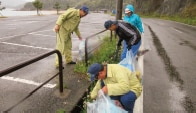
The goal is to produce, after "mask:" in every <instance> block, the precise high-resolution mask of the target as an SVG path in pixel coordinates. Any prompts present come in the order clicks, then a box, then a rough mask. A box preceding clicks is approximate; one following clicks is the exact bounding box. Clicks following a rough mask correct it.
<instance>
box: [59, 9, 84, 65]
mask: <svg viewBox="0 0 196 113" xmlns="http://www.w3.org/2000/svg"><path fill="white" fill-rule="evenodd" d="M80 19H81V18H80V10H79V9H74V8H69V9H68V10H67V11H65V13H63V14H62V15H60V16H59V18H58V20H57V21H56V24H57V25H60V29H59V32H58V33H57V44H56V49H58V50H59V51H60V52H61V54H62V55H65V59H66V63H68V62H70V61H72V54H71V49H72V41H71V33H72V32H75V33H76V35H77V36H80V31H79V29H78V26H79V23H80ZM56 65H58V57H57V56H56Z"/></svg>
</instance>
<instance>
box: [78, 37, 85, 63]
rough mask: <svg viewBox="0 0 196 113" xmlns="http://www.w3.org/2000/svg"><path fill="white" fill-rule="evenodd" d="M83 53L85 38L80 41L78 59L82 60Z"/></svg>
mask: <svg viewBox="0 0 196 113" xmlns="http://www.w3.org/2000/svg"><path fill="white" fill-rule="evenodd" d="M84 55H85V40H82V41H80V44H79V50H78V60H79V61H82V60H83V58H84Z"/></svg>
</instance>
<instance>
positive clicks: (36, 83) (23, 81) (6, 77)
mask: <svg viewBox="0 0 196 113" xmlns="http://www.w3.org/2000/svg"><path fill="white" fill-rule="evenodd" d="M1 79H4V80H10V81H15V82H19V83H24V84H30V85H35V86H39V85H41V84H42V83H38V82H34V81H32V80H26V79H21V78H14V77H10V76H3V77H1ZM43 87H46V88H54V87H56V84H46V85H44V86H43Z"/></svg>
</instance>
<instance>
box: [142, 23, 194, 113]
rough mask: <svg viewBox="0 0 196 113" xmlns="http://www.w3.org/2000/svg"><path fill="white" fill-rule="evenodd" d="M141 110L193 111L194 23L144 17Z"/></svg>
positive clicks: (152, 112) (148, 112) (153, 112)
mask: <svg viewBox="0 0 196 113" xmlns="http://www.w3.org/2000/svg"><path fill="white" fill-rule="evenodd" d="M143 22H144V25H145V40H147V41H146V44H144V46H146V47H147V48H151V51H150V52H149V53H147V54H146V55H145V57H144V77H143V78H144V80H143V82H144V98H143V105H144V107H143V109H144V113H173V112H175V113H195V112H196V95H195V94H196V82H195V80H196V76H195V75H196V70H195V69H196V68H195V67H196V59H195V56H196V27H193V26H188V25H184V24H180V23H175V22H172V21H164V20H159V19H143Z"/></svg>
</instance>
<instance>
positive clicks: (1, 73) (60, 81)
mask: <svg viewBox="0 0 196 113" xmlns="http://www.w3.org/2000/svg"><path fill="white" fill-rule="evenodd" d="M55 53H56V54H57V56H58V62H59V72H58V73H57V74H56V75H54V76H53V77H51V78H50V79H48V80H47V81H46V82H44V83H42V84H41V85H39V86H38V87H37V88H36V89H34V90H33V91H31V92H30V93H29V94H28V95H27V96H26V97H24V98H23V99H22V100H20V101H19V102H18V103H16V104H15V105H13V106H12V107H10V108H9V109H7V110H5V111H3V113H8V112H9V111H10V110H12V109H13V108H14V107H16V106H17V105H18V104H20V103H22V102H23V101H24V100H26V99H27V98H29V97H30V96H31V95H33V93H34V92H36V91H37V90H38V89H40V88H41V87H42V86H44V85H45V84H46V83H48V82H49V81H51V80H52V79H53V78H55V77H56V76H57V75H59V91H60V93H63V64H62V55H61V53H60V51H58V50H53V51H51V52H48V53H46V54H43V55H40V56H38V57H36V58H34V59H31V60H29V61H26V62H23V63H20V64H18V65H15V66H13V67H10V68H8V69H5V70H3V71H0V77H2V76H4V75H7V74H9V73H12V72H14V71H16V70H18V69H20V68H23V67H25V66H27V65H30V64H32V63H34V62H37V61H39V60H41V59H43V58H46V57H48V56H50V55H52V54H55Z"/></svg>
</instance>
